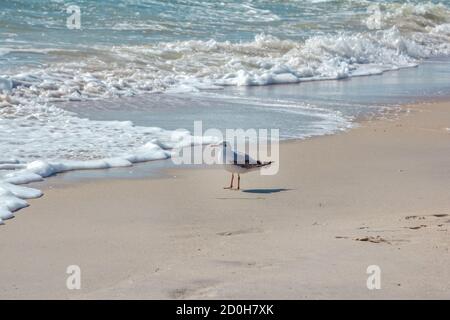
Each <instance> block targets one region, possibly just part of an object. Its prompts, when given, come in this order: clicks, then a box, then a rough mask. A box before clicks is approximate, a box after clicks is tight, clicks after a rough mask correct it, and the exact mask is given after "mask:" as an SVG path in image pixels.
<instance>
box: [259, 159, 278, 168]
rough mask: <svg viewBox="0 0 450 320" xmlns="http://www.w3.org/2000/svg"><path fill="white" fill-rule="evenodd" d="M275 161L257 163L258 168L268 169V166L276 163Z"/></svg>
mask: <svg viewBox="0 0 450 320" xmlns="http://www.w3.org/2000/svg"><path fill="white" fill-rule="evenodd" d="M274 162H275V161H265V162H261V161H259V160H258V161H257V162H256V166H257V167H259V168H262V167H267V166H270V165H271V164H272V163H274Z"/></svg>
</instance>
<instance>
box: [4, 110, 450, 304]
mask: <svg viewBox="0 0 450 320" xmlns="http://www.w3.org/2000/svg"><path fill="white" fill-rule="evenodd" d="M411 110H412V112H411V113H409V114H408V115H403V116H401V117H400V118H399V119H397V120H390V121H387V120H380V121H373V122H366V123H363V124H362V126H361V127H360V128H356V129H354V130H351V131H350V132H347V133H343V134H339V135H334V136H327V137H320V138H314V139H310V140H307V141H296V142H289V143H283V144H282V145H281V148H280V151H281V159H280V172H279V174H278V175H276V176H260V175H259V174H257V173H253V174H249V175H245V176H243V180H242V187H243V189H244V190H242V191H228V190H223V189H222V187H223V186H224V185H226V184H227V183H228V181H229V180H228V179H229V176H228V174H227V173H226V172H224V171H222V170H219V169H211V168H206V169H178V170H172V171H170V172H169V174H170V175H169V176H168V177H167V178H164V179H147V180H94V181H84V182H80V183H74V184H69V185H65V186H63V187H57V188H52V189H49V188H47V189H46V190H44V191H45V196H44V197H43V198H42V199H37V200H33V201H31V207H29V208H27V209H25V210H22V211H21V212H20V213H18V214H17V217H16V218H15V219H13V220H9V221H7V223H6V225H4V226H0V251H1V269H0V298H7V299H10V298H63V299H80V298H84V299H86V298H87V299H91V298H125V299H134V298H144V299H155V298H169V299H170V298H186V299H196V298H207V299H209V298H213V299H214V298H225V299H238V298H246V299H247V298H248V299H262V298H269V299H272V298H274V299H284V298H287V299H308V298H313V299H316V298H333V299H334V298H343V299H347V298H357V299H373V298H387V299H391V298H402V299H403V298H414V299H415V298H438V299H448V298H450V267H449V266H450V255H449V245H450V132H449V131H448V130H446V128H447V127H450V103H436V104H425V105H419V106H414V107H411ZM356 239H360V240H368V241H359V240H356ZM68 265H79V266H80V267H81V270H82V277H81V279H82V289H81V290H72V291H71V290H68V289H67V288H66V278H67V276H68V275H67V274H66V268H67V266H68ZM369 265H378V266H379V267H380V268H381V289H380V290H368V289H367V287H366V280H367V277H368V275H367V274H366V269H367V267H368V266H369Z"/></svg>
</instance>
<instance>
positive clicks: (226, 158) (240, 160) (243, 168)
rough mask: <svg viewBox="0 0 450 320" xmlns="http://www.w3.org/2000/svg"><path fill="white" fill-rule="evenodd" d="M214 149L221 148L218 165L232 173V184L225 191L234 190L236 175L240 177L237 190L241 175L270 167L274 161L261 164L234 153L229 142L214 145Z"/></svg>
mask: <svg viewBox="0 0 450 320" xmlns="http://www.w3.org/2000/svg"><path fill="white" fill-rule="evenodd" d="M212 146H213V147H220V148H221V149H220V150H219V152H218V154H217V158H218V163H222V164H223V166H224V168H225V170H227V171H228V172H231V182H230V186H229V187H224V189H230V190H232V189H233V182H234V174H235V173H236V174H237V176H238V185H237V189H236V190H239V189H240V187H241V173H242V174H243V173H247V172H251V171H255V170H259V169H260V168H263V167H266V166H269V165H271V164H272V163H273V161H267V162H261V161H259V160H254V159H252V158H251V157H250V156H249V155H248V154H244V153H240V152H237V151H233V150H232V149H231V145H230V143H229V142H226V141H223V142H221V143H219V144H215V145H212Z"/></svg>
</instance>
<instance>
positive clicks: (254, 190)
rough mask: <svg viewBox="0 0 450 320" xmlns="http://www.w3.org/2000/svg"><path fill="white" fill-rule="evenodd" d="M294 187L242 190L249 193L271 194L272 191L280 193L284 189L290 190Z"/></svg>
mask: <svg viewBox="0 0 450 320" xmlns="http://www.w3.org/2000/svg"><path fill="white" fill-rule="evenodd" d="M290 190H292V189H284V188H276V189H245V190H242V192H247V193H259V194H271V193H278V192H284V191H290Z"/></svg>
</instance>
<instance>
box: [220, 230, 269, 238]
mask: <svg viewBox="0 0 450 320" xmlns="http://www.w3.org/2000/svg"><path fill="white" fill-rule="evenodd" d="M261 232H263V231H262V230H260V229H243V230H236V231H224V232H218V233H217V235H219V236H226V237H229V236H236V235H240V234H246V233H261Z"/></svg>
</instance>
